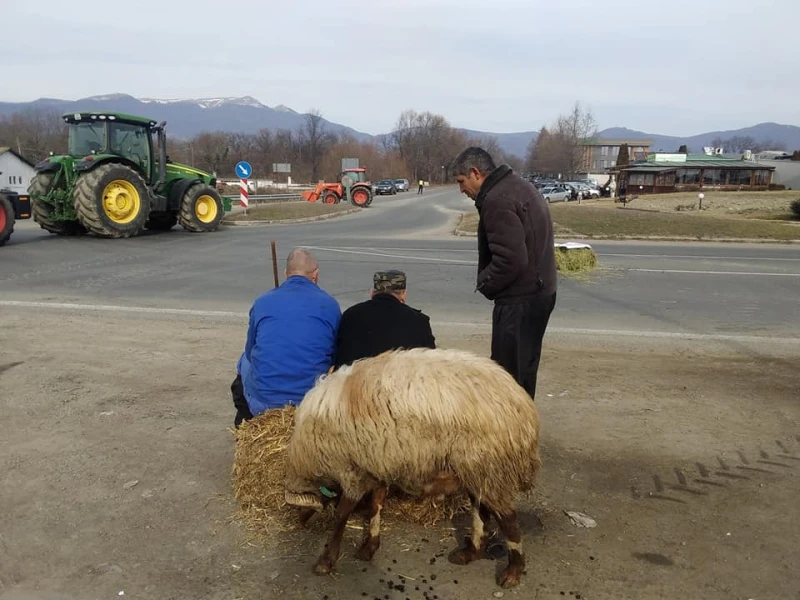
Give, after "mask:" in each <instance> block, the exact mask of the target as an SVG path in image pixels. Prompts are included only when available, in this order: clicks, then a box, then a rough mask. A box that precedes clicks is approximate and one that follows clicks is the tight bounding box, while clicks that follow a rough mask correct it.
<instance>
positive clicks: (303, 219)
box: [222, 208, 361, 227]
mask: <svg viewBox="0 0 800 600" xmlns="http://www.w3.org/2000/svg"><path fill="white" fill-rule="evenodd" d="M360 210H361V209H360V208H351V209H348V210H343V211H340V212H335V213H329V214H327V215H317V216H315V217H298V218H297V219H275V220H274V221H268V220H265V219H264V220H257V221H226V220H225V219H223V220H222V225H225V226H227V227H263V226H265V225H282V224H291V223H310V222H311V221H324V220H326V219H335V218H336V217H343V216H345V215H350V214H353V213H356V212H358V211H360Z"/></svg>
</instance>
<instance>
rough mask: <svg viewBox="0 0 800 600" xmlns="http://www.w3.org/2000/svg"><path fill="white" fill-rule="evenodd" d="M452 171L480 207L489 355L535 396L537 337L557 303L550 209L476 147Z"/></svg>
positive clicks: (481, 283)
mask: <svg viewBox="0 0 800 600" xmlns="http://www.w3.org/2000/svg"><path fill="white" fill-rule="evenodd" d="M452 171H453V174H454V175H455V178H456V181H457V182H458V185H459V189H460V190H461V192H462V193H463V194H466V195H467V196H469V197H470V198H472V199H473V200H474V201H475V207H476V208H477V209H478V278H477V288H476V291H480V292H481V293H482V294H483V295H484V296H485V297H486V298H487V299H489V300H493V301H494V310H493V313H492V359H494V360H495V361H497V362H498V363H499V364H500V365H502V366H503V367H504V368H505V369H506V370H507V371H508V372H509V373H511V374H512V375H513V376H514V378H515V379H516V380H517V382H518V383H519V384H520V385H521V386H522V387H523V388H525V390H527V392H528V394H530V397H531V399H533V398H534V397H535V394H536V377H537V373H538V370H539V358H540V356H541V352H542V338H543V337H544V333H545V330H546V329H547V324H548V322H549V320H550V314H551V313H552V311H553V309H554V308H555V303H556V288H557V280H558V274H557V272H556V263H555V251H554V245H555V244H554V239H553V222H552V220H551V218H550V209H549V208H548V206H547V202H546V201H545V200H544V198H543V197H542V195H541V194H540V193H539V190H537V189H536V188H535V187H534V186H533V185H531V184H530V183H528V182H527V181H525V180H524V179H522V178H521V177H520V176H518V175H517V174H516V173H514V172H513V171H512V170H511V168H510V167H509V166H508V165H500V166H499V167H498V166H495V164H494V161H493V160H492V157H491V155H490V154H489V153H488V152H486V151H485V150H483V149H482V148H475V147H471V148H467V149H466V150H464V151H463V152H461V154H459V155H458V156H457V157H456V158H455V160H454V161H453V165H452Z"/></svg>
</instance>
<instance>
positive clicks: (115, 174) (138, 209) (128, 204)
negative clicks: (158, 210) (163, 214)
mask: <svg viewBox="0 0 800 600" xmlns="http://www.w3.org/2000/svg"><path fill="white" fill-rule="evenodd" d="M73 200H74V202H75V211H76V212H77V213H78V219H80V221H81V223H82V224H83V225H84V227H86V229H88V230H89V231H91V232H92V233H94V234H96V235H98V236H100V237H106V238H127V237H132V236H136V235H139V234H140V233H141V231H142V229H144V224H145V223H146V222H147V219H148V217H149V216H150V193H149V191H148V189H147V184H146V183H145V182H144V179H142V177H141V175H139V174H138V173H137V172H136V171H134V170H133V169H131V168H130V167H126V166H125V165H121V164H119V163H106V164H104V165H100V166H99V167H96V168H95V169H93V170H92V171H89V172H88V173H84V174H83V175H81V176H80V177H78V182H77V184H76V185H75V191H74V192H73Z"/></svg>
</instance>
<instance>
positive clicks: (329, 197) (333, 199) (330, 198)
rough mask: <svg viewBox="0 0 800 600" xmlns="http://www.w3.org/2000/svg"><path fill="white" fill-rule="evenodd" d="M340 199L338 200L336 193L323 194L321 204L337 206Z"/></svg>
mask: <svg viewBox="0 0 800 600" xmlns="http://www.w3.org/2000/svg"><path fill="white" fill-rule="evenodd" d="M341 201H342V199H341V198H339V194H337V193H336V192H325V195H324V196H323V197H322V202H323V203H324V204H339V202H341Z"/></svg>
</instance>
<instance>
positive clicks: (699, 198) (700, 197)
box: [697, 192, 706, 210]
mask: <svg viewBox="0 0 800 600" xmlns="http://www.w3.org/2000/svg"><path fill="white" fill-rule="evenodd" d="M705 197H706V196H705V194H703V192H700V193H699V194H697V199H698V200H699V201H700V207H699V208H698V210H703V198H705Z"/></svg>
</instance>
